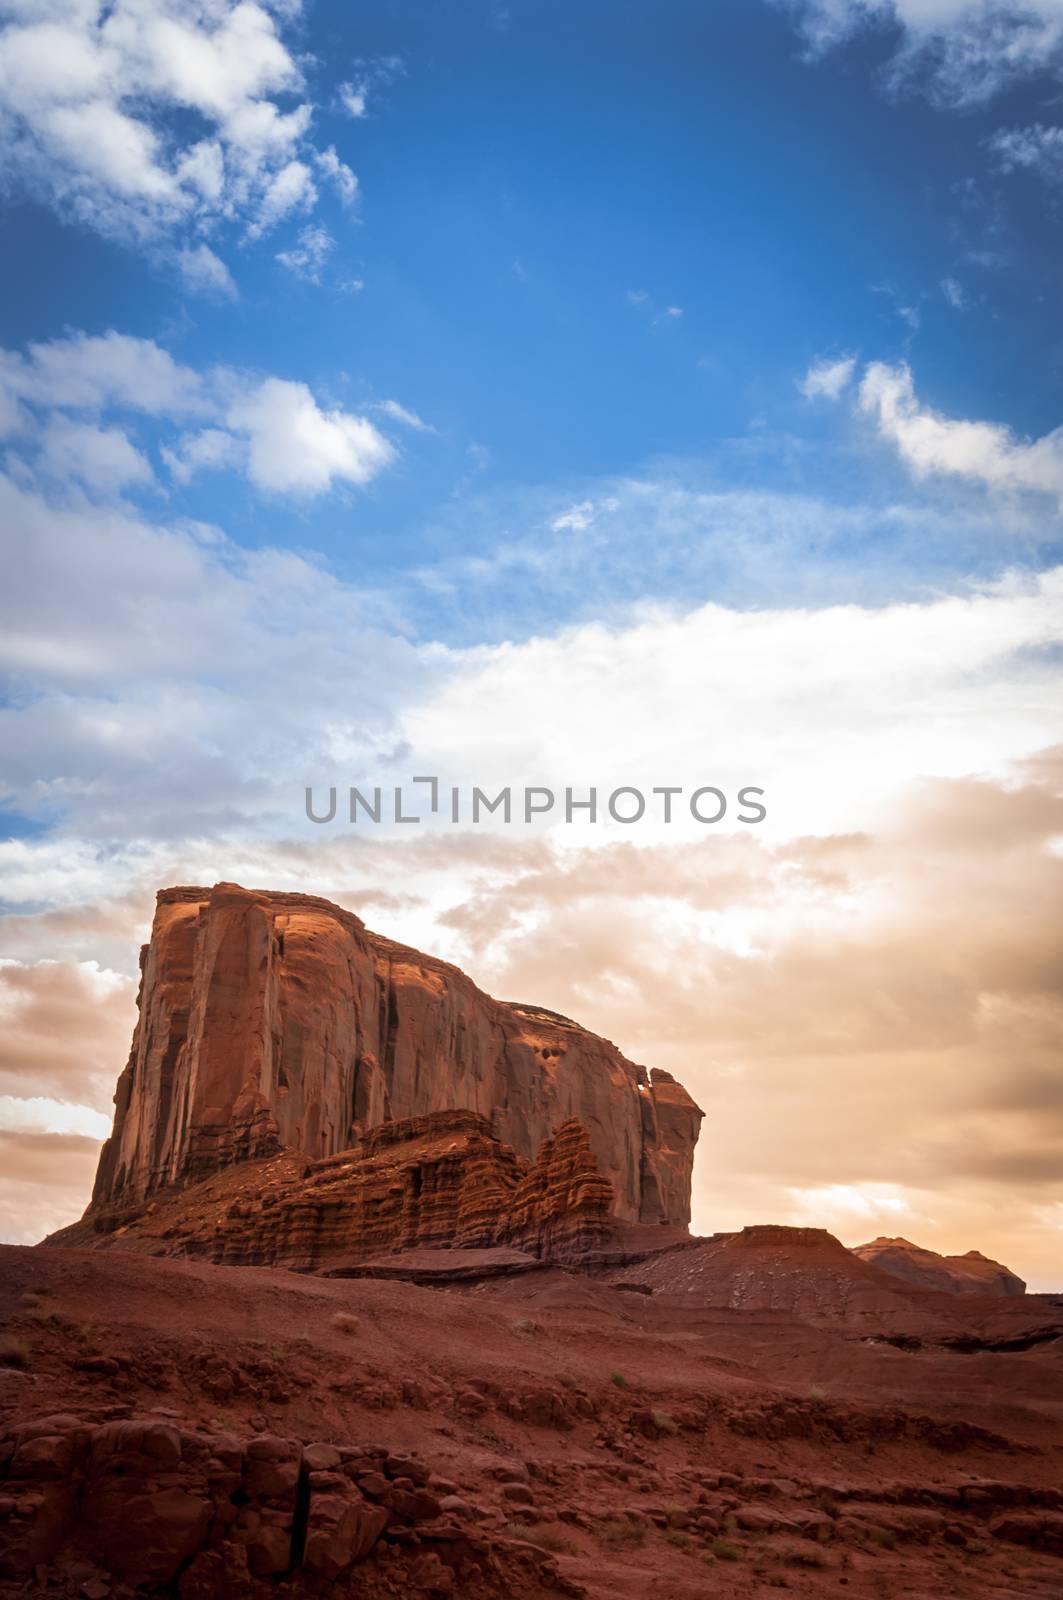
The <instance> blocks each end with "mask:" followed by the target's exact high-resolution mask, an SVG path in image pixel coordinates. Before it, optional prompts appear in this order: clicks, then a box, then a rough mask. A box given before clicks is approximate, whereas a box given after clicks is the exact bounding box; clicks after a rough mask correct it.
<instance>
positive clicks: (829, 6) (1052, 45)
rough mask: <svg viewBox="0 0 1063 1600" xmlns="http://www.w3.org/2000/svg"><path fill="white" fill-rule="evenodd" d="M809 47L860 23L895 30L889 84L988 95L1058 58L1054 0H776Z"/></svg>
mask: <svg viewBox="0 0 1063 1600" xmlns="http://www.w3.org/2000/svg"><path fill="white" fill-rule="evenodd" d="M780 3H782V4H783V5H784V6H786V8H787V9H788V10H790V11H792V12H794V13H795V14H796V15H797V16H798V17H799V18H800V19H801V22H802V26H803V29H804V32H805V35H806V38H807V39H808V41H809V44H810V46H811V47H812V49H813V50H814V51H817V52H818V51H823V50H827V49H830V48H832V47H834V46H836V45H838V44H839V43H841V42H843V41H844V40H846V39H848V38H850V37H852V36H853V35H854V34H858V33H860V32H861V31H863V30H865V29H872V28H881V27H883V26H886V27H890V28H892V29H894V30H896V32H897V34H898V35H899V38H898V42H897V47H896V50H895V53H894V55H893V58H892V60H891V62H890V66H889V69H888V72H887V82H888V83H889V84H890V86H892V87H893V88H894V89H899V88H903V87H906V86H909V85H918V86H921V87H924V88H925V89H926V90H927V92H928V93H930V94H931V95H932V96H933V98H935V99H936V100H938V101H940V102H942V103H944V104H946V105H950V106H956V107H961V106H969V105H975V104H978V103H980V102H984V101H986V100H989V99H991V98H992V97H993V96H994V95H996V94H998V93H1000V92H1001V91H1002V90H1004V89H1006V88H1007V87H1008V86H1009V84H1012V83H1014V82H1015V81H1016V80H1018V79H1020V78H1022V77H1024V76H1027V75H1029V74H1031V73H1035V72H1039V71H1043V70H1045V69H1046V68H1047V69H1058V68H1059V66H1060V63H1061V57H1063V3H1061V0H780Z"/></svg>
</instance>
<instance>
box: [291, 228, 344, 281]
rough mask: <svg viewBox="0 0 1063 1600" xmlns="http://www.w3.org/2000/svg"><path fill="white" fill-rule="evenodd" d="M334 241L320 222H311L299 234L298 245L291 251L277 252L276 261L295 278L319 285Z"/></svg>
mask: <svg viewBox="0 0 1063 1600" xmlns="http://www.w3.org/2000/svg"><path fill="white" fill-rule="evenodd" d="M335 247H336V241H335V239H334V238H333V237H332V235H331V233H329V231H328V229H327V228H326V227H324V226H323V225H322V224H321V223H320V222H311V223H309V224H308V225H307V226H306V227H305V228H303V229H302V231H301V232H300V234H299V242H298V244H297V245H296V246H295V247H294V248H293V249H291V250H278V251H277V260H278V261H279V262H280V263H281V266H283V267H287V268H288V271H289V272H293V273H294V274H295V276H296V277H297V278H302V279H303V280H304V282H306V283H320V282H321V273H322V269H323V268H324V265H325V261H326V259H327V257H328V255H329V253H330V252H331V251H332V250H334V249H335Z"/></svg>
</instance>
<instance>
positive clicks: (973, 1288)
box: [853, 1238, 1026, 1298]
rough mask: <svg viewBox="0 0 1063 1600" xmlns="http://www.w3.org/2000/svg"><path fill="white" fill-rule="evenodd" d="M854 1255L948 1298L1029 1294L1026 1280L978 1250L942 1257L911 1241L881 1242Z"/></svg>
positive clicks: (863, 1246) (857, 1249) (864, 1246)
mask: <svg viewBox="0 0 1063 1600" xmlns="http://www.w3.org/2000/svg"><path fill="white" fill-rule="evenodd" d="M853 1254H854V1255H856V1256H859V1257H860V1259H861V1261H867V1262H868V1263H869V1264H870V1265H871V1266H873V1267H878V1269H879V1271H880V1272H888V1273H889V1274H890V1275H891V1276H892V1277H894V1278H903V1279H904V1281H905V1283H915V1284H918V1285H919V1287H920V1288H923V1289H938V1290H940V1291H941V1292H942V1293H944V1294H988V1295H993V1296H995V1297H998V1298H999V1297H1008V1296H1011V1295H1020V1294H1025V1293H1026V1284H1025V1283H1024V1282H1023V1280H1022V1278H1019V1277H1016V1275H1015V1273H1014V1272H1010V1271H1009V1270H1008V1268H1007V1267H1004V1266H1001V1264H1000V1262H999V1261H991V1260H990V1259H989V1257H988V1256H984V1255H982V1254H981V1252H980V1251H978V1250H968V1252H967V1254H966V1255H962V1256H941V1255H938V1253H937V1251H936V1250H926V1249H924V1248H923V1247H922V1246H921V1245H918V1244H912V1243H911V1241H910V1240H909V1239H887V1238H879V1239H872V1240H871V1242H870V1244H860V1245H857V1246H856V1247H855V1248H854V1250H853Z"/></svg>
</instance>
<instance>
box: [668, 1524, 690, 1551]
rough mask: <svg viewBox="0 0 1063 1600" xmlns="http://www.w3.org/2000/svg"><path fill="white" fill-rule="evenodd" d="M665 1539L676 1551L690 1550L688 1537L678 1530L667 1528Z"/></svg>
mask: <svg viewBox="0 0 1063 1600" xmlns="http://www.w3.org/2000/svg"><path fill="white" fill-rule="evenodd" d="M665 1538H666V1539H667V1541H668V1543H669V1544H674V1545H675V1547H676V1549H677V1550H689V1549H690V1535H689V1534H686V1533H682V1532H680V1530H679V1529H678V1528H669V1529H668V1530H667V1532H666V1533H665Z"/></svg>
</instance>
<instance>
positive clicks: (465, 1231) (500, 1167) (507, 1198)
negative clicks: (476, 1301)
mask: <svg viewBox="0 0 1063 1600" xmlns="http://www.w3.org/2000/svg"><path fill="white" fill-rule="evenodd" d="M612 1208H613V1192H612V1189H611V1187H610V1185H609V1184H608V1183H607V1182H606V1181H605V1179H604V1178H603V1177H602V1175H601V1173H600V1172H599V1171H598V1167H597V1165H596V1163H595V1160H594V1156H593V1155H592V1153H591V1149H590V1144H589V1142H588V1139H587V1134H586V1131H585V1130H584V1129H583V1128H582V1127H581V1125H580V1124H579V1123H578V1122H575V1121H569V1122H566V1123H563V1124H562V1126H561V1127H560V1128H559V1129H558V1131H557V1133H556V1134H555V1135H554V1136H553V1137H552V1138H550V1139H547V1140H546V1141H545V1142H544V1144H543V1147H542V1149H541V1151H540V1152H539V1155H538V1157H537V1159H536V1160H535V1161H534V1162H531V1163H529V1162H526V1161H523V1160H521V1158H520V1157H519V1156H518V1155H516V1154H515V1152H514V1151H513V1150H511V1149H510V1148H509V1147H508V1146H507V1145H504V1144H501V1143H500V1142H499V1141H498V1140H497V1139H495V1138H493V1137H492V1135H491V1130H490V1126H489V1124H488V1123H487V1122H486V1120H485V1119H484V1118H483V1117H481V1116H479V1115H478V1114H477V1113H476V1112H475V1111H436V1112H433V1113H432V1114H431V1115H429V1116H426V1117H408V1118H406V1119H405V1120H403V1121H399V1122H387V1123H384V1124H382V1125H381V1126H380V1127H379V1128H375V1129H373V1130H371V1131H370V1132H369V1133H367V1134H366V1135H365V1137H364V1138H363V1139H362V1141H361V1142H360V1144H358V1145H357V1146H356V1147H355V1148H354V1149H352V1150H345V1151H343V1153H342V1154H340V1155H337V1156H330V1157H327V1158H326V1159H325V1160H324V1161H315V1162H311V1163H310V1164H309V1165H307V1163H306V1162H305V1161H303V1160H301V1159H298V1158H296V1157H295V1155H294V1153H293V1152H291V1151H285V1152H283V1153H282V1154H280V1155H277V1156H272V1157H262V1158H260V1159H258V1160H257V1161H251V1162H242V1163H235V1164H234V1165H233V1166H231V1167H229V1168H228V1169H226V1171H225V1172H223V1173H221V1174H217V1175H215V1176H213V1177H208V1178H205V1179H201V1180H200V1181H199V1182H198V1183H195V1184H188V1185H178V1186H175V1187H173V1188H171V1189H169V1190H167V1191H163V1192H161V1193H159V1194H158V1195H157V1196H156V1197H155V1199H153V1200H152V1201H150V1202H149V1203H148V1204H147V1205H146V1207H145V1208H144V1210H143V1212H142V1214H141V1215H139V1216H133V1215H132V1214H130V1213H127V1214H126V1220H125V1221H124V1222H120V1223H119V1225H118V1226H117V1227H115V1228H113V1229H111V1228H108V1226H107V1224H108V1223H109V1222H114V1221H115V1220H116V1216H115V1214H114V1213H112V1214H110V1215H109V1216H108V1215H106V1214H99V1215H95V1216H94V1215H92V1214H91V1213H90V1214H89V1216H88V1217H87V1218H86V1219H85V1221H83V1222H81V1223H77V1224H75V1225H74V1227H72V1228H66V1229H64V1230H63V1231H62V1233H60V1234H55V1235H53V1237H52V1239H51V1240H50V1241H49V1242H50V1243H53V1244H63V1245H69V1244H83V1243H89V1244H95V1245H97V1246H101V1245H102V1246H103V1247H109V1246H117V1247H119V1248H122V1249H132V1250H136V1251H140V1252H145V1253H149V1254H153V1255H156V1254H157V1255H181V1256H187V1255H191V1256H197V1257H205V1258H206V1259H208V1260H211V1261H213V1262H216V1263H218V1264H222V1265H225V1266H285V1267H291V1268H295V1269H296V1270H299V1271H311V1270H314V1269H317V1268H321V1267H328V1268H330V1269H332V1270H334V1271H335V1270H340V1269H342V1267H343V1266H344V1265H345V1264H347V1265H351V1266H354V1265H357V1264H360V1263H363V1262H366V1261H371V1260H372V1259H373V1258H374V1257H376V1256H382V1255H392V1254H395V1253H398V1252H409V1251H411V1250H420V1251H424V1250H426V1249H427V1250H428V1251H433V1250H436V1251H438V1250H443V1251H447V1252H450V1251H458V1252H466V1251H470V1250H471V1251H488V1252H490V1251H492V1250H496V1249H497V1248H499V1247H501V1246H509V1247H510V1250H511V1252H512V1251H523V1252H525V1256H538V1257H542V1258H548V1259H550V1260H554V1261H574V1260H585V1259H587V1257H588V1256H590V1255H592V1254H593V1253H594V1252H595V1251H596V1250H597V1249H599V1248H600V1247H601V1246H603V1245H605V1244H606V1243H607V1242H608V1240H609V1238H610V1235H611V1231H612V1221H611V1213H612ZM517 1259H520V1258H519V1257H518V1258H517Z"/></svg>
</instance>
